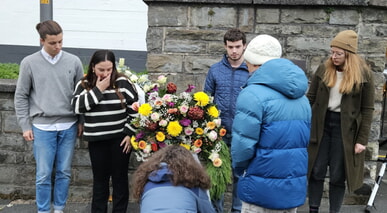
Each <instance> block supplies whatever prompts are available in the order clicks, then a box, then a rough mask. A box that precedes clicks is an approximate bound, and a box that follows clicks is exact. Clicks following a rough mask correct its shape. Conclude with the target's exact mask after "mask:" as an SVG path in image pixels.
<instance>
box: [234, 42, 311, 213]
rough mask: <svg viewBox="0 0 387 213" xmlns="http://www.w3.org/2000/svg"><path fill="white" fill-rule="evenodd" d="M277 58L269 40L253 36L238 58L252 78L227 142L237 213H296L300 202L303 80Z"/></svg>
mask: <svg viewBox="0 0 387 213" xmlns="http://www.w3.org/2000/svg"><path fill="white" fill-rule="evenodd" d="M281 54H282V48H281V44H280V43H279V41H278V40H277V39H275V38H274V37H272V36H269V35H259V36H257V37H255V38H254V39H253V40H252V41H251V42H250V43H249V45H248V46H247V48H246V50H245V53H244V58H245V60H246V64H247V67H248V70H249V72H251V73H252V75H251V77H250V78H249V80H248V81H247V85H246V87H245V88H244V89H243V90H242V92H241V93H240V94H239V96H238V99H237V104H236V114H235V118H234V123H233V127H232V130H233V132H232V134H233V135H232V143H231V157H232V166H233V169H234V172H236V173H237V175H240V177H239V182H238V196H239V198H240V199H241V200H242V212H267V211H270V212H285V211H286V212H296V210H297V207H299V206H301V205H303V204H304V202H305V198H306V192H307V170H308V153H307V146H308V142H309V136H310V123H311V109H310V104H309V101H308V99H307V98H306V96H305V92H306V90H307V87H308V80H307V77H306V76H305V73H304V71H303V70H301V69H300V68H299V67H298V66H296V65H295V64H293V63H292V62H291V61H290V60H287V59H283V58H280V57H281Z"/></svg>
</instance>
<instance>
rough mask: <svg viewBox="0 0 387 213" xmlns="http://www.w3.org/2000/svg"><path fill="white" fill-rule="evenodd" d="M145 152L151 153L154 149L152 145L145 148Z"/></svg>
mask: <svg viewBox="0 0 387 213" xmlns="http://www.w3.org/2000/svg"><path fill="white" fill-rule="evenodd" d="M143 151H144V153H146V154H147V153H150V152H151V151H152V147H151V145H149V144H148V145H146V147H145V149H143Z"/></svg>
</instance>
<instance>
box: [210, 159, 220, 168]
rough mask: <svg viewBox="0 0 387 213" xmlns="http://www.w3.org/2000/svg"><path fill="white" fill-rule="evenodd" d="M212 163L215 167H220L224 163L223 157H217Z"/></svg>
mask: <svg viewBox="0 0 387 213" xmlns="http://www.w3.org/2000/svg"><path fill="white" fill-rule="evenodd" d="M212 165H214V166H215V167H220V166H221V165H222V159H220V158H216V159H215V160H214V161H213V162H212Z"/></svg>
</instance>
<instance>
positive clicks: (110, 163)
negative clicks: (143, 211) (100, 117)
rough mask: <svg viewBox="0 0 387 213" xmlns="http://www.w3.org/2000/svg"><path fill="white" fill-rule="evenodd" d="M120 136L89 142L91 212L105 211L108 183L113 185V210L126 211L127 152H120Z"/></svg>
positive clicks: (106, 207)
mask: <svg viewBox="0 0 387 213" xmlns="http://www.w3.org/2000/svg"><path fill="white" fill-rule="evenodd" d="M122 139H123V137H122V138H113V139H110V140H107V141H93V142H89V154H90V160H91V166H92V170H93V199H92V204H91V212H92V213H106V212H107V209H108V205H107V203H108V199H109V194H110V193H109V183H110V177H111V178H112V185H113V212H114V213H118V212H122V213H124V212H126V210H127V207H128V202H129V184H128V166H129V154H125V153H123V152H122V149H123V147H121V146H120V143H121V141H122Z"/></svg>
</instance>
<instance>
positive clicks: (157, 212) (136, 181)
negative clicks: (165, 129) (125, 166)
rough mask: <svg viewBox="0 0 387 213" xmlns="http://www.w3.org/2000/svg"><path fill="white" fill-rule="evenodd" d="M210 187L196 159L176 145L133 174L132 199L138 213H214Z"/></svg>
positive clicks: (156, 155) (168, 147) (140, 166)
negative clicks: (136, 204) (137, 207)
mask: <svg viewBox="0 0 387 213" xmlns="http://www.w3.org/2000/svg"><path fill="white" fill-rule="evenodd" d="M210 186H211V180H210V177H209V176H208V174H207V173H206V170H205V168H204V167H203V166H202V165H201V164H200V162H199V160H198V159H197V158H194V156H193V154H192V153H191V152H190V151H188V150H187V149H185V148H184V147H182V146H179V145H169V146H166V147H164V148H162V149H160V150H159V151H157V152H156V153H154V154H153V155H152V156H151V157H150V158H149V159H148V160H147V161H145V162H143V163H142V164H141V165H139V166H138V168H137V170H136V171H135V173H134V175H133V197H134V199H135V200H137V201H139V202H140V212H141V213H182V212H184V213H215V210H214V209H213V207H212V204H211V201H210V198H209V191H208V190H209V188H210Z"/></svg>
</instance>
